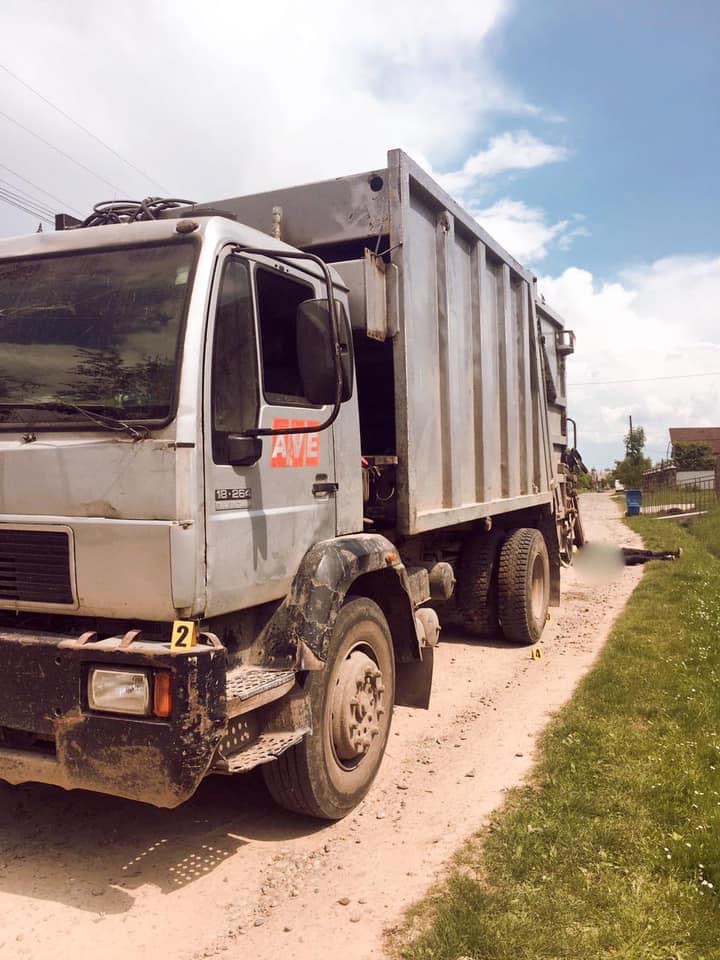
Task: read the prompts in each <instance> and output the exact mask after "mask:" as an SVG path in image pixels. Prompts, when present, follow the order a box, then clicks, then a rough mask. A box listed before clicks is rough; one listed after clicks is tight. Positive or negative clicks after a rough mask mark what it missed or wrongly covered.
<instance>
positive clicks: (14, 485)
mask: <svg viewBox="0 0 720 960" xmlns="http://www.w3.org/2000/svg"><path fill="white" fill-rule="evenodd" d="M3 247H4V248H5V249H3ZM260 248H262V249H263V250H264V251H265V252H264V253H247V252H245V251H247V250H249V249H253V250H255V249H260ZM8 252H9V253H10V256H8V255H7V254H8ZM297 253H298V252H297V251H293V250H292V249H291V248H289V247H288V246H287V245H286V244H283V243H281V242H279V241H273V240H272V238H270V237H267V236H265V235H263V234H261V233H259V232H258V231H256V230H253V229H252V228H248V227H244V226H242V225H240V224H237V223H236V222H234V221H233V220H232V219H231V218H228V217H199V218H196V219H193V220H182V219H180V220H178V219H174V220H160V221H157V222H152V223H147V222H146V223H139V224H119V225H116V226H105V227H103V228H101V229H85V230H68V231H63V232H59V233H54V234H38V235H35V236H33V237H31V238H28V239H27V240H23V241H22V242H20V243H19V242H18V241H8V242H5V243H4V244H0V291H1V292H0V331H1V332H0V339H1V340H2V341H3V353H2V356H3V359H2V360H0V368H3V369H2V383H3V387H2V393H0V464H1V468H0V659H1V660H2V668H1V669H0V676H2V681H0V684H1V685H2V698H1V699H2V704H3V705H2V708H1V710H0V776H2V777H3V778H5V779H7V780H9V781H10V782H22V781H23V780H28V779H30V780H34V779H38V780H43V781H46V782H53V783H58V784H60V785H63V786H66V787H85V788H89V789H96V790H102V791H105V792H110V793H114V794H118V795H122V796H127V797H130V798H134V799H143V800H149V801H151V802H154V803H157V804H160V805H169V806H172V805H175V804H176V803H179V802H181V801H182V800H183V799H185V798H186V797H187V796H189V795H190V793H192V791H193V790H194V789H195V787H196V786H197V783H198V782H199V780H200V779H201V777H202V776H204V775H205V773H206V772H208V770H210V769H216V770H218V771H221V772H233V771H235V770H240V771H241V770H244V769H249V768H250V767H251V766H253V765H255V764H256V763H257V762H267V761H269V760H272V759H273V758H274V757H275V756H276V754H278V753H280V752H281V751H282V750H283V749H286V748H287V747H288V746H290V745H293V744H294V743H296V742H297V741H299V740H300V739H301V738H302V737H303V736H304V735H305V734H306V733H307V732H308V731H310V730H311V729H312V717H311V716H310V714H309V706H308V703H307V699H306V698H305V697H303V696H302V694H298V693H297V692H296V695H295V696H294V697H293V696H291V697H284V698H283V707H282V709H277V701H278V700H279V699H280V695H281V694H282V695H284V694H287V693H288V692H289V691H290V690H292V689H293V688H295V687H297V684H296V683H295V676H296V671H297V670H298V668H302V669H303V670H304V671H308V672H309V671H312V670H316V671H317V670H319V669H322V668H323V667H324V665H325V663H324V659H323V658H324V656H325V654H326V649H325V647H326V645H327V642H328V639H327V636H326V634H327V632H328V623H329V622H330V621H331V619H334V617H333V615H332V609H333V604H337V602H338V598H337V596H335V597H322V598H320V599H321V600H323V601H325V606H322V604H321V605H320V606H319V608H318V610H317V611H309V610H308V609H307V606H306V605H305V604H304V603H303V601H301V600H298V603H297V604H296V607H298V608H299V607H300V606H301V605H302V608H303V615H304V616H305V617H309V616H310V615H312V614H313V613H315V614H316V617H317V619H316V622H315V626H314V629H313V630H309V631H308V630H305V631H304V632H301V633H300V635H296V636H293V635H291V634H292V627H293V617H292V616H291V615H288V614H287V612H286V610H285V611H280V613H283V612H284V613H285V617H284V619H283V620H282V627H281V626H280V625H279V616H278V614H279V611H278V608H279V607H280V606H281V605H282V603H283V601H286V603H285V607H287V600H288V596H289V595H290V593H291V588H292V587H293V584H295V586H296V589H302V585H303V584H302V581H300V582H298V572H299V571H300V570H301V568H302V561H303V558H305V557H306V554H307V553H308V551H309V550H310V548H311V547H315V548H316V552H318V553H319V554H320V557H319V559H318V561H317V562H316V563H314V564H313V565H312V566H311V567H309V568H308V576H310V575H312V576H317V574H318V571H317V569H316V567H317V566H318V563H319V564H322V563H323V562H324V563H326V564H327V563H328V562H329V560H334V561H335V562H336V563H338V562H340V563H341V564H342V567H343V569H342V571H340V573H339V574H338V571H335V573H334V574H333V578H332V588H333V590H334V591H336V592H337V591H338V590H340V589H342V586H341V585H342V583H343V582H344V578H345V579H347V578H348V577H352V575H353V574H355V575H357V574H359V573H367V572H368V570H370V569H371V568H372V567H373V566H375V567H377V568H378V569H379V570H381V571H382V573H383V575H386V571H387V570H388V569H389V568H391V569H392V568H394V572H393V576H394V578H395V579H396V581H397V588H398V590H397V593H398V596H400V597H404V598H405V604H406V609H405V611H404V617H403V614H402V613H397V614H396V617H397V619H399V620H400V621H402V620H403V619H404V621H405V627H406V632H407V630H409V629H410V628H412V630H413V631H415V625H414V621H413V613H412V610H413V605H412V600H411V593H410V590H409V587H408V583H407V576H406V575H405V572H404V568H403V566H402V564H401V563H400V562H399V557H398V556H397V554H396V553H394V554H393V555H392V556H390V554H391V553H392V550H389V549H385V548H386V546H387V547H388V548H389V547H390V545H389V544H385V543H384V542H383V540H382V538H379V537H363V535H362V534H363V518H362V477H361V454H360V434H359V423H358V416H357V395H356V392H355V391H354V390H353V385H352V380H353V368H352V345H351V340H350V332H349V324H348V292H347V288H346V287H345V286H344V284H343V283H342V281H341V280H340V277H339V276H338V275H337V274H336V273H335V272H334V271H332V272H330V271H329V270H325V271H323V270H322V269H321V268H320V267H319V266H318V265H317V263H315V262H314V261H313V260H311V259H308V258H307V257H302V258H298V257H297ZM283 254H285V256H283ZM293 254H295V256H293ZM328 277H329V278H330V284H331V291H330V297H331V298H332V299H333V300H334V310H335V314H336V317H337V325H338V328H339V329H338V330H337V331H336V340H337V345H338V347H339V350H340V351H342V353H343V357H342V358H341V359H342V363H341V364H340V365H341V367H342V369H343V370H345V371H346V374H345V379H346V383H345V385H344V387H343V389H342V391H341V394H340V396H341V397H342V402H341V403H339V405H338V409H337V410H335V411H334V399H335V365H334V359H333V353H332V352H330V353H329V354H327V351H326V354H325V357H324V358H323V357H322V356H321V352H322V351H321V350H320V351H318V349H317V348H318V344H319V345H320V348H322V342H321V341H322V335H321V336H320V339H319V340H318V338H317V337H315V339H313V336H314V332H315V333H316V332H317V329H318V319H317V314H318V307H320V312H319V316H320V321H319V322H320V325H321V326H322V324H323V323H324V324H325V325H326V332H327V329H328V328H327V322H328V316H329V314H328V312H327V306H326V305H327V303H328ZM303 305H310V306H311V307H313V306H314V307H315V313H316V316H315V317H314V318H313V317H310V319H309V320H308V319H307V318H306V320H305V326H304V327H303V328H302V330H299V327H298V324H299V323H300V321H299V320H298V317H299V316H301V314H302V310H301V308H302V307H303ZM313 319H314V321H315V322H314V325H313ZM330 332H332V331H330ZM321 333H322V331H321ZM300 334H302V336H303V337H304V338H305V341H306V343H307V342H308V341H309V347H310V348H311V349H312V350H313V358H312V362H311V368H312V369H311V374H310V377H309V382H308V375H307V369H306V370H305V379H304V377H303V370H302V369H301V357H299V353H302V341H301V342H300V349H299V346H298V338H299V335H300ZM326 340H327V337H326ZM326 345H327V344H326ZM331 347H332V348H333V349H334V344H332V343H331ZM306 353H307V350H306ZM323 359H324V360H325V368H324V370H323V367H322V361H323ZM306 367H307V362H306ZM323 373H324V377H325V383H324V384H323ZM323 388H324V392H325V394H326V395H327V396H326V397H323V396H320V394H319V393H318V390H320V393H322V391H323ZM333 411H334V413H335V416H334V419H333V421H332V422H331V423H328V420H329V418H330V416H331V414H333ZM349 533H354V534H360V537H359V538H357V537H356V542H355V543H354V544H351V549H352V551H353V555H352V556H351V557H350V559H348V558H343V556H342V553H341V551H342V547H343V541H342V537H343V535H346V534H349ZM325 542H327V543H329V544H332V545H333V547H332V551H331V552H332V556H328V554H327V551H323V550H322V548H320V549H319V550H318V547H317V545H318V544H322V543H325ZM363 553H364V554H365V555H363ZM373 557H374V559H373ZM338 558H339V559H338ZM368 558H370V559H368ZM305 589H307V584H305ZM315 603H316V606H317V605H318V603H319V601H318V600H317V598H316V600H315ZM374 606H375V607H377V604H375V605H374ZM173 625H175V632H174V633H173ZM269 626H270V627H271V628H272V629H268V627H269ZM400 633H401V635H402V630H401V631H400ZM404 642H405V643H406V644H407V646H408V648H412V650H413V651H414V654H415V656H417V655H418V649H419V644H418V641H417V634H416V633H414V635H413V636H412V637H405V638H404ZM360 649H362V648H360ZM358 656H359V658H360V660H361V664H360V668H358V667H357V665H355V667H354V668H353V669H352V670H351V671H350V682H351V685H352V686H353V691H352V692H353V694H357V690H358V687H361V688H362V689H363V690H365V688H366V687H367V689H368V690H370V694H367V693H366V694H365V698H366V700H367V701H368V704H369V709H370V710H372V702H371V701H372V700H373V696H375V694H373V692H372V691H373V689H374V688H373V683H372V682H370V680H369V679H368V678H367V676H366V675H367V674H368V668H372V665H373V664H374V663H375V661H374V660H373V658H372V656H370V657H368V656H367V655H364V654H360V655H358V654H357V653H356V659H358ZM363 657H364V659H363ZM376 659H377V660H381V659H382V658H381V657H380V656H377V657H376ZM363 667H364V668H365V672H363V669H362V668H363ZM373 669H374V670H375V671H377V664H375V667H374V668H373ZM373 669H370V673H373ZM358 671H359V672H358ZM386 681H387V688H388V693H387V694H386V698H387V699H388V700H391V699H392V689H393V688H392V668H391V676H390V677H389V678H386ZM374 682H379V680H376V681H374ZM377 696H378V697H380V696H381V694H377ZM349 698H351V695H350V693H348V699H349ZM273 705H275V708H274V709H273ZM345 710H346V712H347V713H348V716H349V714H350V713H352V708H351V707H347V705H346V706H345ZM390 710H391V705H390V703H388V706H387V709H386V710H385V711H384V712H385V713H386V715H387V717H388V722H389V713H390ZM346 719H347V718H346ZM350 722H351V720H350V719H347V722H346V726H348V725H349V723H350ZM260 731H262V733H261V732H260ZM343 735H344V736H345V740H346V741H348V743H350V746H348V744H347V743H346V744H345V753H346V754H351V755H352V752H353V747H352V743H353V742H354V741H353V738H352V736H351V735H350V734H349V732H348V731H345V732H344V734H343V733H342V732H341V733H339V734H338V736H340V737H342V736H343ZM248 744H250V745H251V748H252V749H250V750H247V749H245V750H238V747H239V746H240V747H243V746H245V747H246V746H247V745H248ZM383 746H384V743H383ZM364 752H366V751H364ZM364 752H363V751H357V750H356V751H355V755H353V756H352V759H353V766H354V765H356V764H355V763H354V761H356V760H357V758H358V757H360V756H363V755H364ZM346 759H347V758H346ZM378 762H379V759H378ZM343 809H344V808H343ZM322 812H323V811H320V813H322ZM325 812H326V813H327V810H326V811H325ZM331 812H332V813H333V814H335V813H337V812H338V811H337V810H336V808H333V809H332V811H331Z"/></svg>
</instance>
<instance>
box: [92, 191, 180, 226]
mask: <svg viewBox="0 0 720 960" xmlns="http://www.w3.org/2000/svg"><path fill="white" fill-rule="evenodd" d="M191 206H193V201H192V200H179V199H177V198H174V197H173V198H165V197H146V198H145V199H144V200H104V201H103V202H102V203H96V204H95V206H94V207H93V212H92V213H91V214H90V216H89V217H87V218H86V219H85V220H83V222H82V224H81V226H83V227H103V226H107V225H108V224H112V223H135V222H136V221H138V220H157V219H159V215H160V214H161V213H162V212H163V211H164V210H174V209H176V208H177V207H191Z"/></svg>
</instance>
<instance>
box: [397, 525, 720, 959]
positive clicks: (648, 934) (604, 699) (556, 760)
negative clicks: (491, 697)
mask: <svg viewBox="0 0 720 960" xmlns="http://www.w3.org/2000/svg"><path fill="white" fill-rule="evenodd" d="M632 526H633V528H634V529H636V530H637V531H638V532H639V533H640V534H641V535H642V536H643V537H644V539H645V541H646V543H647V545H648V546H649V547H650V549H661V548H664V547H672V546H675V545H676V543H679V545H680V546H682V547H683V551H684V553H683V556H682V558H681V559H680V560H679V561H676V562H673V563H655V564H650V565H649V566H648V567H647V568H646V572H645V576H644V577H643V580H642V582H641V583H640V585H639V586H638V588H637V590H636V591H635V593H634V594H633V596H632V598H631V599H630V602H629V604H628V606H627V607H626V609H625V611H624V612H623V614H622V615H621V617H620V619H619V620H618V622H617V624H616V626H615V628H614V630H613V632H612V635H611V637H610V640H609V641H608V644H607V645H606V647H605V650H604V651H603V654H602V656H601V658H600V661H599V663H598V665H597V666H596V667H595V669H594V670H593V671H592V672H591V673H590V674H588V676H587V677H586V678H585V679H584V681H583V682H582V683H581V685H580V687H579V688H578V690H577V692H576V694H575V696H574V697H573V699H572V701H571V702H570V703H569V704H568V705H567V706H566V707H565V708H564V709H563V710H562V711H561V713H560V714H559V715H558V717H557V719H556V720H555V721H554V722H553V723H552V724H551V725H550V726H549V727H548V729H547V730H546V732H545V734H544V736H543V738H542V741H541V747H540V761H539V763H538V765H537V767H536V770H535V773H534V776H533V780H532V782H531V783H530V784H529V785H528V786H527V787H525V788H522V789H520V790H517V791H514V792H513V794H512V795H511V796H510V798H509V800H508V803H507V804H506V806H505V807H504V808H503V809H502V810H501V811H500V812H499V813H498V814H497V815H496V816H495V818H494V820H493V821H492V822H491V824H490V825H489V827H488V828H487V830H486V831H484V833H483V834H482V835H481V836H480V838H479V841H480V842H478V840H476V841H475V842H472V843H470V844H469V845H468V846H467V847H466V848H465V849H464V850H463V851H461V852H460V854H459V855H458V861H457V868H456V869H455V870H454V872H453V874H452V875H451V877H450V879H449V881H448V882H447V883H446V884H444V885H443V887H442V888H441V889H439V890H438V891H436V892H435V893H434V894H433V895H431V897H430V898H428V900H426V901H424V902H423V903H421V904H419V905H418V906H417V907H416V908H415V909H414V911H413V912H412V913H411V915H410V917H409V920H408V925H407V927H406V928H405V932H404V934H401V936H402V937H404V938H405V943H406V945H404V946H401V947H400V951H399V952H400V954H401V956H403V957H405V958H408V960H430V958H432V960H444V958H448V960H457V958H459V957H472V958H478V960H479V958H482V960H525V958H527V960H540V958H560V957H571V958H573V960H598V958H601V957H602V958H605V957H612V958H621V957H622V958H627V960H701V958H702V960H711V958H713V960H714V958H720V900H719V898H718V892H719V891H720V687H719V686H718V679H719V678H720V560H718V559H717V557H716V556H714V555H713V553H717V554H719V555H720V513H718V514H717V515H713V516H709V517H707V518H703V520H702V522H699V523H697V524H695V525H693V527H691V528H689V529H688V530H683V529H678V528H675V525H673V527H672V529H670V528H668V526H667V525H666V524H663V525H662V526H661V525H660V524H658V523H657V522H656V521H654V520H652V519H648V518H639V519H638V520H635V521H632ZM669 538H670V539H669ZM670 541H672V542H670ZM709 547H710V548H711V549H708V548H709ZM418 927H419V928H420V929H422V930H424V932H423V933H421V934H420V935H419V937H416V938H415V939H412V940H411V942H410V943H409V944H408V943H407V939H409V938H411V937H412V931H413V929H418ZM395 943H396V944H397V943H398V940H397V939H395Z"/></svg>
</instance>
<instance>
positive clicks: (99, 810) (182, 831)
mask: <svg viewBox="0 0 720 960" xmlns="http://www.w3.org/2000/svg"><path fill="white" fill-rule="evenodd" d="M322 828H323V824H322V823H319V822H318V821H317V820H312V819H309V818H303V817H297V816H294V815H292V814H289V813H285V812H284V811H282V810H279V809H278V808H277V807H276V806H275V805H274V804H273V802H272V800H271V799H270V797H269V795H268V794H267V792H266V790H265V787H264V785H263V782H262V777H261V776H260V774H259V772H257V771H254V772H253V773H250V774H247V775H245V776H242V777H220V776H214V777H210V778H208V779H207V780H205V781H204V782H203V783H202V784H201V785H200V788H199V790H198V791H197V793H196V794H195V796H194V797H192V799H191V800H189V801H187V802H186V803H184V804H183V805H182V806H180V807H177V808H176V809H175V810H160V809H157V808H155V807H151V806H148V805H146V804H141V803H135V802H133V801H130V800H122V799H119V798H116V797H105V796H102V795H100V794H95V793H88V792H85V791H82V790H77V791H71V792H66V791H64V790H61V789H59V788H57V787H49V786H45V785H42V784H23V785H22V786H19V787H11V786H9V785H7V784H4V783H0V890H4V891H6V892H8V893H11V894H13V895H16V896H17V895H20V896H27V897H33V898H41V899H43V900H48V901H55V902H58V903H64V904H67V905H69V906H72V907H74V908H76V909H81V910H88V911H92V912H95V913H97V912H99V911H102V912H103V913H107V914H118V913H123V912H125V911H127V910H129V909H130V908H131V907H132V905H133V903H134V900H135V897H134V891H135V890H136V889H137V888H138V887H141V886H143V885H145V884H152V885H154V886H155V887H156V888H158V889H159V890H161V891H162V892H163V893H165V894H171V893H172V892H173V891H175V890H177V889H180V888H182V887H184V886H185V885H186V884H188V883H191V882H192V881H193V880H197V879H198V878H199V877H201V876H204V875H207V874H208V873H210V872H211V871H212V870H214V869H215V868H216V867H218V866H219V865H220V864H222V863H223V862H224V861H225V860H227V859H228V858H229V857H232V856H235V855H236V854H238V853H240V855H241V856H242V848H243V847H244V846H246V845H247V844H248V843H249V842H250V841H260V842H262V841H278V840H280V841H282V840H290V839H293V838H295V837H299V836H306V835H308V834H311V833H314V832H316V831H317V830H321V829H322Z"/></svg>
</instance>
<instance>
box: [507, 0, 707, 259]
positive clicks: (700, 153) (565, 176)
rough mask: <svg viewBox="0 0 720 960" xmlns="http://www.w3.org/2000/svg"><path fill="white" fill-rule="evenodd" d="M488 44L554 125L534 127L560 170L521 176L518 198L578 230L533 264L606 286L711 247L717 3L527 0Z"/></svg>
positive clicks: (541, 123)
mask: <svg viewBox="0 0 720 960" xmlns="http://www.w3.org/2000/svg"><path fill="white" fill-rule="evenodd" d="M497 47H498V50H497V58H498V59H497V62H498V65H499V67H500V70H501V71H502V72H503V73H504V74H505V75H506V76H508V77H509V78H510V79H511V80H512V81H514V82H516V83H517V84H518V85H520V86H521V87H522V88H523V89H524V90H525V91H527V92H528V94H529V95H530V96H531V97H532V99H533V100H534V101H535V102H537V103H538V104H541V105H542V106H543V107H544V108H545V109H548V110H551V111H552V110H554V111H557V113H558V114H561V115H562V116H563V117H565V118H566V119H565V122H564V123H563V124H561V125H560V127H559V129H558V130H557V131H552V130H551V129H550V128H549V126H548V124H546V123H543V122H542V120H540V121H539V122H538V124H537V126H536V130H537V132H538V134H539V135H545V136H546V137H548V138H549V136H550V135H551V134H552V133H553V132H555V135H556V137H557V138H558V139H560V140H562V142H564V143H566V144H567V145H568V147H569V149H570V151H571V154H572V159H571V161H570V162H568V163H565V164H563V165H562V168H558V167H557V166H549V167H546V168H542V169H540V170H538V171H535V172H534V173H533V174H532V175H529V176H528V177H527V181H526V182H525V183H524V184H523V191H522V192H523V196H524V198H525V199H526V200H527V202H529V203H531V204H539V205H541V206H543V207H544V208H545V209H546V210H547V211H548V214H549V216H550V217H551V218H561V217H563V216H565V215H566V214H567V211H568V210H576V211H580V212H582V213H583V214H584V216H585V217H586V219H587V221H588V223H589V224H590V228H589V229H590V236H589V237H587V238H585V239H583V240H582V241H578V243H577V244H575V245H574V246H573V247H572V249H570V250H568V251H564V252H563V251H561V250H554V251H553V252H552V254H551V256H549V257H548V258H547V261H546V263H545V264H543V267H544V268H547V269H550V270H551V271H552V272H558V271H560V270H562V269H564V268H565V267H567V266H570V265H572V264H576V265H577V264H582V265H584V266H587V267H588V268H590V269H592V270H593V272H594V273H596V274H598V275H600V276H603V277H605V276H610V275H613V274H614V273H616V272H617V271H618V270H621V269H623V268H624V267H627V265H628V264H630V263H633V262H644V261H648V260H655V259H657V258H659V257H662V256H666V255H667V254H668V252H670V251H672V252H673V253H675V254H682V253H690V254H695V253H697V252H701V251H713V250H714V251H717V249H718V228H717V223H718V220H719V219H720V187H719V184H718V168H719V166H720V164H719V159H720V3H717V2H714V0H706V2H697V0H690V2H687V3H686V2H678V0H675V2H657V0H655V2H648V0H632V2H625V3H620V2H617V0H615V2H609V3H608V2H605V3H598V2H588V0H584V2H582V3H568V2H540V3H538V2H534V3H532V2H527V0H526V2H524V3H520V4H518V6H517V7H516V12H515V14H514V15H513V16H511V17H510V18H509V19H508V21H507V22H506V23H505V24H504V26H503V27H502V28H501V29H500V31H499V32H498V37H497ZM531 129H532V128H531Z"/></svg>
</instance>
